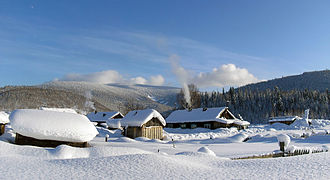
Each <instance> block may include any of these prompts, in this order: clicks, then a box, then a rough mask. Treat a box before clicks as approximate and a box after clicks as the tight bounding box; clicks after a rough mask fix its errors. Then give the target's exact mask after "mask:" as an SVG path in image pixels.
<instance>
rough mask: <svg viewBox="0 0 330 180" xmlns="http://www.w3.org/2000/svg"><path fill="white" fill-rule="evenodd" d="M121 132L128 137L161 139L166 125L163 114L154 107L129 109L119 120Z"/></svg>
mask: <svg viewBox="0 0 330 180" xmlns="http://www.w3.org/2000/svg"><path fill="white" fill-rule="evenodd" d="M120 124H121V127H123V129H124V131H123V134H124V135H125V136H127V137H130V138H136V137H146V138H149V139H162V138H163V127H164V126H165V125H166V122H165V119H164V118H163V116H162V115H161V114H160V113H159V112H157V111H156V110H154V109H145V110H134V111H130V112H129V113H128V114H127V115H126V116H125V117H124V118H123V119H122V120H121V121H120Z"/></svg>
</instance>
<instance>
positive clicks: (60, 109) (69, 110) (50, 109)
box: [39, 107, 78, 114]
mask: <svg viewBox="0 0 330 180" xmlns="http://www.w3.org/2000/svg"><path fill="white" fill-rule="evenodd" d="M39 109H40V110H45V111H56V112H67V113H74V114H78V113H77V111H76V110H74V109H71V108H47V107H40V108H39Z"/></svg>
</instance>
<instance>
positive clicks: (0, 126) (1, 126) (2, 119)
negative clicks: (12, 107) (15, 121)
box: [0, 111, 9, 136]
mask: <svg viewBox="0 0 330 180" xmlns="http://www.w3.org/2000/svg"><path fill="white" fill-rule="evenodd" d="M7 123H9V115H8V114H7V113H6V112H3V111H0V136H1V135H2V134H3V133H5V127H6V124H7Z"/></svg>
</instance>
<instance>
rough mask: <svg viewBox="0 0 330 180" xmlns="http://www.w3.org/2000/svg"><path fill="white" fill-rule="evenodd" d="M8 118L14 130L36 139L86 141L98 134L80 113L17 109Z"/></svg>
mask: <svg viewBox="0 0 330 180" xmlns="http://www.w3.org/2000/svg"><path fill="white" fill-rule="evenodd" d="M9 119H10V121H11V126H12V128H13V130H14V131H15V132H17V133H19V134H21V135H24V136H28V137H33V138H36V139H47V140H57V141H69V142H87V141H90V140H92V139H93V138H94V137H95V136H96V135H97V134H98V131H97V130H96V128H95V126H94V125H93V124H92V123H91V122H90V121H89V120H88V118H87V117H86V116H83V115H80V114H74V113H66V112H56V111H44V110H34V109H19V110H15V111H13V112H12V113H11V114H10V117H9Z"/></svg>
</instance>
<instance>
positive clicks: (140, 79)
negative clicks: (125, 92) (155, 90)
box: [129, 76, 147, 84]
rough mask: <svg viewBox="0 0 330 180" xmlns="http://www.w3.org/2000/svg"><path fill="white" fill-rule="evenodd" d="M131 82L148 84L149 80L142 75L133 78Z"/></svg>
mask: <svg viewBox="0 0 330 180" xmlns="http://www.w3.org/2000/svg"><path fill="white" fill-rule="evenodd" d="M129 84H147V80H146V79H144V78H143V77H141V76H138V77H135V78H131V79H130V82H129Z"/></svg>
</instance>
